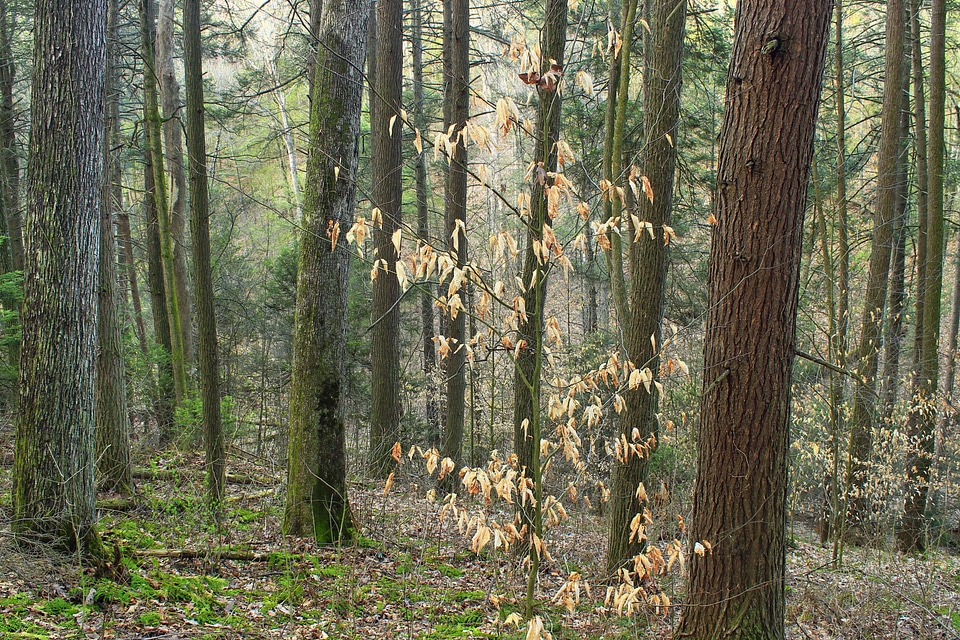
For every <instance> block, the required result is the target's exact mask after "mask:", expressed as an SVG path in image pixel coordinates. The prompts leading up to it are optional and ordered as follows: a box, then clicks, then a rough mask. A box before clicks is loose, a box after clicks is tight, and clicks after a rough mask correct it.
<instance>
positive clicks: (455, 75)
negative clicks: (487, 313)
mask: <svg viewBox="0 0 960 640" xmlns="http://www.w3.org/2000/svg"><path fill="white" fill-rule="evenodd" d="M443 86H444V96H445V100H444V103H443V130H444V131H446V132H448V133H450V141H451V142H452V143H453V145H454V146H453V156H452V157H448V161H449V166H448V168H447V183H446V188H445V197H444V235H445V236H446V241H447V252H448V254H449V255H450V258H451V259H452V260H453V261H454V263H455V264H456V266H457V268H458V269H463V267H464V266H465V265H466V263H467V234H466V231H467V132H466V129H465V127H466V123H467V118H469V117H470V0H444V3H443ZM464 282H465V281H464ZM443 295H444V296H446V298H447V303H448V304H450V303H451V302H452V301H453V299H454V298H455V299H457V300H459V301H460V303H461V304H462V305H463V306H464V307H466V308H467V311H464V310H463V309H459V310H457V309H456V307H455V306H448V309H447V311H448V313H449V315H450V319H449V320H448V322H447V335H446V338H447V339H448V340H449V341H450V344H451V349H452V351H451V352H450V353H449V354H447V356H446V357H445V358H444V360H445V361H446V378H447V416H446V421H445V423H444V429H443V446H442V448H441V455H442V456H443V457H445V458H450V459H451V460H453V461H454V462H455V463H457V468H458V469H459V467H460V463H461V452H462V449H463V415H464V399H465V397H466V369H467V349H466V344H465V339H466V333H467V331H466V327H467V325H466V319H467V313H469V312H470V307H469V304H468V303H467V288H466V284H464V285H462V286H461V287H460V288H459V289H456V290H452V291H451V290H446V289H445V288H444V290H443ZM447 479H448V480H447V482H446V483H445V486H444V488H445V490H446V492H448V493H450V492H453V491H456V485H457V482H456V481H457V476H456V474H449V475H448V476H447Z"/></svg>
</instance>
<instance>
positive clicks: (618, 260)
mask: <svg viewBox="0 0 960 640" xmlns="http://www.w3.org/2000/svg"><path fill="white" fill-rule="evenodd" d="M636 13H637V0H627V1H626V2H624V4H623V14H622V19H621V26H622V29H623V45H622V46H621V48H620V53H619V55H614V56H611V61H610V85H609V88H608V89H607V107H606V113H605V115H604V124H605V128H606V131H605V134H604V144H603V166H602V171H603V178H604V180H605V184H604V183H602V186H605V187H606V191H605V192H604V193H603V194H602V199H603V202H604V221H605V222H606V221H609V220H611V219H612V218H620V217H621V216H622V215H623V202H622V201H621V200H620V196H619V194H618V191H617V189H616V186H620V187H623V188H626V185H625V184H623V176H622V175H621V174H622V173H623V172H622V167H623V135H624V128H625V126H626V117H627V116H626V113H627V104H628V102H629V95H628V89H629V87H630V44H631V41H632V40H633V23H634V21H635V19H636ZM615 226H616V228H617V229H623V228H624V226H625V225H624V223H623V220H620V221H619V222H618V223H617V224H616V225H615ZM627 226H629V225H627ZM607 240H608V242H609V244H610V248H609V249H608V250H607V271H608V272H609V276H610V297H611V298H613V306H614V308H615V309H616V310H617V321H618V322H619V324H620V326H621V327H627V326H630V306H629V305H630V301H629V299H628V294H627V285H626V281H625V279H624V274H623V245H622V241H621V234H620V233H617V232H616V231H614V230H612V229H611V230H610V231H609V232H608V233H607Z"/></svg>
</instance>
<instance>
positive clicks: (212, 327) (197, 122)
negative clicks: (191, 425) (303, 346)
mask: <svg viewBox="0 0 960 640" xmlns="http://www.w3.org/2000/svg"><path fill="white" fill-rule="evenodd" d="M200 45H201V40H200V0H184V2H183V66H184V79H185V82H186V92H187V149H188V152H189V169H190V211H191V216H190V235H191V237H192V238H193V281H194V283H195V286H196V288H197V297H196V304H197V329H198V333H199V335H198V337H199V340H198V342H199V345H198V346H199V349H198V356H199V357H198V361H199V362H198V364H199V365H200V398H201V401H202V402H203V439H204V445H205V450H206V457H205V465H206V471H207V499H208V500H209V501H210V504H211V505H213V506H214V508H218V507H219V505H220V503H221V502H222V501H223V495H224V487H225V485H226V466H227V465H226V453H225V451H224V443H223V423H222V420H221V417H220V364H219V362H218V356H217V318H216V315H215V312H214V300H213V268H212V267H211V265H210V203H209V199H208V195H207V142H206V128H205V126H204V113H203V109H204V104H203V62H202V58H201V49H200Z"/></svg>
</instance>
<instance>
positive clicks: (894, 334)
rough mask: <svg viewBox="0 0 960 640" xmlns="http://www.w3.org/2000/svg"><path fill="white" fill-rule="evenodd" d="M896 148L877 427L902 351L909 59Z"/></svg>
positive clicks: (886, 411) (895, 384)
mask: <svg viewBox="0 0 960 640" xmlns="http://www.w3.org/2000/svg"><path fill="white" fill-rule="evenodd" d="M903 18H904V31H905V38H904V42H906V41H907V39H908V32H909V25H910V23H909V22H907V14H906V12H904V13H903ZM900 91H901V95H902V98H901V105H900V147H899V149H897V160H896V177H895V179H894V184H895V189H896V194H895V196H894V198H895V200H894V208H893V220H892V226H893V230H892V236H893V238H892V243H891V244H892V246H891V254H890V292H889V296H890V303H889V307H890V312H889V313H888V314H887V315H888V318H887V324H886V326H885V328H884V334H883V349H884V353H883V375H882V376H881V380H882V383H881V387H880V389H881V391H880V399H881V401H882V402H883V407H882V413H881V415H880V421H881V424H884V425H890V426H891V427H892V420H893V409H894V406H895V404H896V402H897V391H898V389H899V387H900V380H899V378H900V353H901V351H902V350H903V349H902V345H903V339H904V337H905V335H904V334H905V333H906V327H905V325H904V323H903V320H904V318H903V310H904V306H905V305H904V298H905V290H904V280H905V271H906V236H907V229H906V225H907V220H906V218H907V197H908V194H907V137H908V136H909V134H910V100H909V98H908V96H909V95H910V60H909V57H906V58H904V59H903V71H902V73H901V74H900Z"/></svg>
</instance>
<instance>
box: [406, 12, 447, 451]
mask: <svg viewBox="0 0 960 640" xmlns="http://www.w3.org/2000/svg"><path fill="white" fill-rule="evenodd" d="M410 39H411V43H410V49H411V52H412V57H413V102H414V111H413V124H414V126H415V127H416V128H417V130H419V131H426V128H427V114H426V112H425V109H426V105H425V103H424V97H423V10H422V7H421V0H413V7H412V11H411V29H410ZM414 173H415V181H416V186H415V189H416V194H417V235H418V236H419V237H420V240H421V241H422V242H429V241H430V211H429V209H428V207H427V189H428V186H427V158H426V152H423V153H417V157H416V160H415V163H414ZM420 323H421V326H422V329H421V331H422V334H423V335H422V336H421V338H422V340H423V373H424V377H426V379H427V437H426V441H427V444H428V445H429V446H431V447H439V446H440V407H439V403H438V401H437V388H436V387H437V385H436V384H435V383H434V380H433V376H434V373H433V372H434V370H435V369H436V368H437V348H436V345H435V344H434V342H433V339H434V337H435V335H436V334H435V332H434V323H433V295H432V294H431V293H430V291H429V289H427V288H424V290H423V292H422V293H421V294H420Z"/></svg>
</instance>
